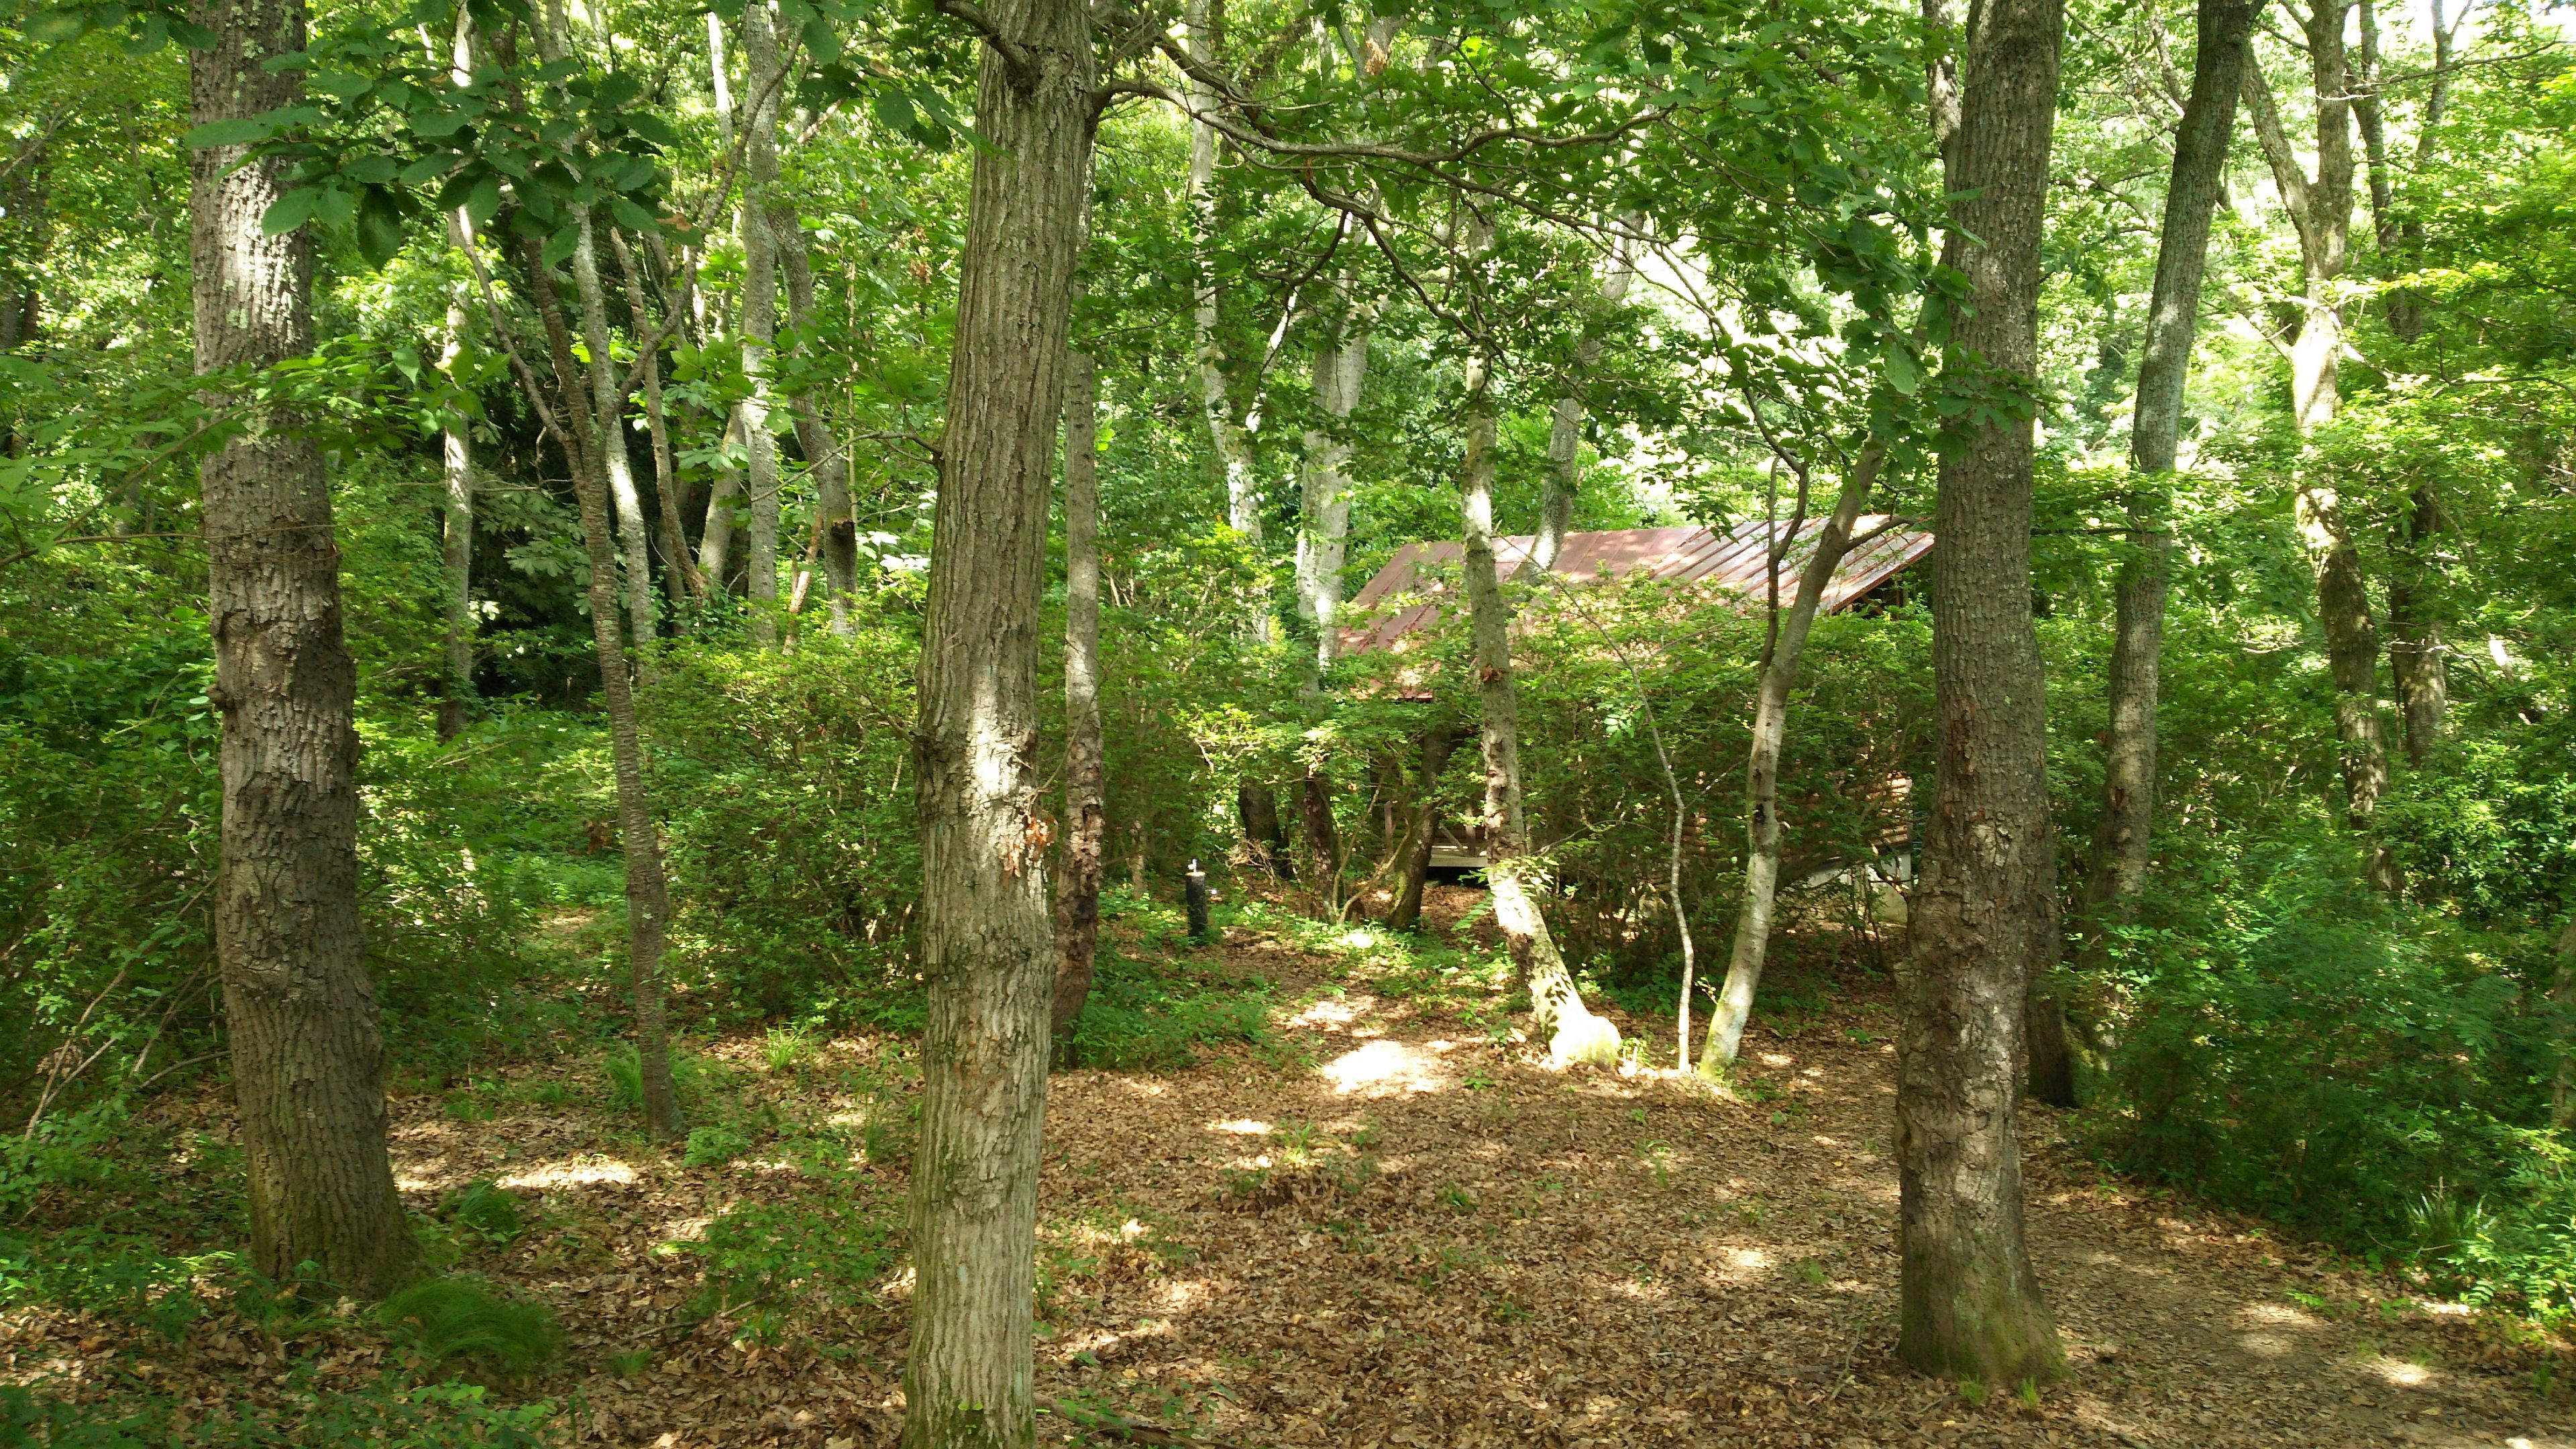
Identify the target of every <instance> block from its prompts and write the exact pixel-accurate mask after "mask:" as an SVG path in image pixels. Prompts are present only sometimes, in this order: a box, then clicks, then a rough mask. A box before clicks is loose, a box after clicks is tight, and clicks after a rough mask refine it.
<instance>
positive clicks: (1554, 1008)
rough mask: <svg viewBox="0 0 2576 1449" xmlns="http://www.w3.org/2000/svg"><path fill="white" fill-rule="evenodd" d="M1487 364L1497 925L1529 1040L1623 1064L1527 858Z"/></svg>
mask: <svg viewBox="0 0 2576 1449" xmlns="http://www.w3.org/2000/svg"><path fill="white" fill-rule="evenodd" d="M1488 366H1489V364H1487V363H1486V362H1484V361H1483V360H1482V359H1479V360H1477V361H1476V362H1474V363H1471V364H1470V365H1469V369H1468V382H1467V404H1466V406H1467V417H1466V433H1467V456H1466V459H1465V467H1464V473H1465V478H1464V490H1463V491H1464V494H1465V497H1464V499H1463V503H1464V507H1463V508H1462V509H1461V512H1462V513H1463V514H1464V515H1465V520H1466V529H1465V533H1464V535H1463V537H1464V540H1465V558H1464V560H1463V569H1462V572H1464V574H1465V575H1466V586H1467V605H1468V610H1469V629H1470V631H1471V632H1472V634H1473V635H1474V638H1475V644H1476V680H1477V686H1478V687H1477V698H1478V703H1479V705H1480V706H1481V709H1482V714H1483V719H1484V724H1483V729H1482V733H1481V742H1482V744H1483V746H1484V754H1485V885H1486V889H1487V890H1489V891H1491V892H1492V893H1493V898H1494V923H1495V924H1496V925H1498V926H1500V927H1502V930H1503V937H1504V939H1505V940H1506V941H1508V942H1509V943H1510V946H1511V952H1512V962H1513V964H1514V965H1516V966H1518V967H1519V968H1520V972H1521V977H1522V979H1523V980H1524V981H1526V982H1528V984H1529V994H1530V1037H1531V1039H1532V1040H1539V1039H1544V1040H1546V1042H1547V1044H1548V1056H1549V1057H1550V1059H1552V1060H1554V1061H1557V1062H1574V1061H1583V1062H1593V1063H1597V1064H1601V1065H1605V1066H1606V1065H1608V1064H1610V1063H1613V1062H1616V1061H1617V1060H1618V1059H1619V1029H1618V1028H1617V1027H1615V1026H1612V1025H1611V1024H1610V1023H1609V1022H1608V1021H1607V1020H1605V1019H1604V1018H1602V1017H1598V1016H1595V1015H1593V1014H1592V1011H1591V1009H1590V1008H1588V1007H1586V1006H1585V1005H1584V1004H1583V996H1582V994H1581V993H1580V992H1578V991H1577V990H1576V989H1575V986H1574V973H1573V972H1571V971H1569V970H1567V969H1566V965H1565V958H1564V957H1563V956H1561V955H1559V954H1558V953H1557V949H1556V940H1555V938H1554V937H1553V936H1551V935H1549V934H1548V929H1547V917H1546V916H1544V915H1543V914H1541V913H1540V911H1539V904H1538V892H1539V890H1540V889H1541V886H1542V881H1541V880H1540V878H1539V875H1538V872H1537V871H1536V870H1534V869H1533V867H1532V864H1531V862H1530V860H1529V821H1528V817H1527V815H1526V813H1525V812H1524V810H1523V807H1522V802H1521V728H1520V697H1519V694H1518V691H1517V690H1516V689H1515V688H1514V687H1513V682H1512V640H1511V607H1510V605H1508V604H1507V603H1505V602H1504V600H1503V587H1502V580H1501V578H1500V577H1499V576H1498V574H1497V572H1496V570H1495V565H1494V401H1493V394H1492V392H1491V391H1490V390H1489V386H1488V372H1487V369H1488Z"/></svg>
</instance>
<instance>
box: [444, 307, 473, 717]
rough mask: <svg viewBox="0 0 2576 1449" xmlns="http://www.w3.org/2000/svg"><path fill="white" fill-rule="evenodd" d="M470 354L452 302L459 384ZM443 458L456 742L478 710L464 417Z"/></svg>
mask: <svg viewBox="0 0 2576 1449" xmlns="http://www.w3.org/2000/svg"><path fill="white" fill-rule="evenodd" d="M464 350H465V302H464V299H463V298H455V299H452V300H450V301H449V302H448V304H447V335H446V340H445V342H444V344H443V345H442V346H441V347H440V349H439V354H438V367H439V371H441V372H444V373H446V374H447V378H448V382H449V384H450V385H453V384H454V383H455V381H456V359H457V356H458V354H460V353H462V352H463V351H464ZM439 454H440V457H441V460H442V462H443V465H444V466H443V469H442V472H443V475H444V478H445V481H446V484H447V513H446V517H445V520H444V522H445V537H444V538H443V539H442V545H443V546H442V548H441V550H440V552H441V555H442V559H443V562H444V563H445V565H446V575H447V590H446V599H445V603H446V606H447V610H446V612H447V677H446V679H445V680H443V681H442V682H441V688H440V693H439V700H438V737H439V738H440V739H442V740H452V739H454V738H456V736H457V734H458V733H459V732H461V731H462V730H463V729H464V728H465V721H466V718H467V716H468V715H469V714H470V712H471V711H472V710H473V708H474V442H473V439H472V438H471V437H470V436H469V435H468V434H467V432H466V422H465V419H463V418H461V417H451V418H449V419H448V420H447V426H446V427H444V428H442V429H441V430H440V432H439Z"/></svg>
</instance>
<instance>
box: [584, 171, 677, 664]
mask: <svg viewBox="0 0 2576 1449" xmlns="http://www.w3.org/2000/svg"><path fill="white" fill-rule="evenodd" d="M574 225H575V226H577V227H578V228H580V236H581V239H580V241H578V242H577V243H575V244H574V246H573V251H572V284H573V290H574V292H575V293H576V294H577V295H578V297H579V299H580V305H581V336H582V347H583V350H584V351H586V352H588V353H589V354H590V369H589V371H590V391H591V397H590V411H591V419H592V422H593V425H594V426H595V427H596V428H597V429H598V431H597V434H596V436H595V438H594V441H593V444H592V446H593V449H594V450H595V452H596V453H597V456H598V458H599V462H600V474H601V477H602V479H603V480H604V481H605V482H606V483H607V485H608V496H609V498H610V500H611V502H612V505H613V506H614V508H615V510H616V519H617V542H618V546H619V549H620V551H621V553H622V554H623V558H622V559H621V560H620V561H621V562H622V563H623V564H624V565H625V584H626V587H625V602H626V621H627V628H628V630H629V632H630V633H632V634H633V636H634V641H635V647H634V661H633V663H634V667H635V672H636V677H637V678H639V679H641V680H642V681H643V682H644V683H646V684H648V685H649V684H651V683H652V682H653V678H654V654H655V652H656V650H655V640H654V633H655V630H654V623H655V620H654V603H653V555H652V548H651V545H649V544H648V543H646V542H645V536H644V500H643V497H642V495H641V494H639V493H638V492H637V491H636V488H635V464H634V459H633V456H632V455H631V454H630V453H629V452H628V451H627V448H626V394H625V391H624V389H623V388H621V387H619V385H618V384H619V382H620V380H621V379H620V378H619V376H618V368H617V357H616V354H615V353H614V351H613V350H612V349H611V347H610V337H609V331H608V301H607V298H606V296H605V295H604V294H603V293H602V291H601V288H600V284H599V240H598V228H597V225H596V223H595V222H594V221H593V220H592V217H591V214H590V209H589V208H588V207H580V208H576V210H575V212H574ZM568 381H569V380H568Z"/></svg>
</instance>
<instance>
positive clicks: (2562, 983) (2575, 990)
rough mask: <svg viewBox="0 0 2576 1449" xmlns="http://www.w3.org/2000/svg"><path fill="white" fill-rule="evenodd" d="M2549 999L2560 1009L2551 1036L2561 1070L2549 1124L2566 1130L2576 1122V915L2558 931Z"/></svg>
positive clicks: (2553, 1090)
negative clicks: (2572, 1044)
mask: <svg viewBox="0 0 2576 1449" xmlns="http://www.w3.org/2000/svg"><path fill="white" fill-rule="evenodd" d="M2549 1001H2550V1006H2551V1008H2552V1009H2553V1010H2554V1011H2555V1013H2556V1017H2557V1019H2556V1022H2555V1024H2554V1025H2553V1026H2552V1027H2551V1030H2550V1036H2551V1038H2552V1039H2553V1040H2555V1041H2556V1042H2557V1043H2558V1074H2557V1075H2556V1076H2555V1077H2553V1078H2552V1079H2551V1081H2550V1084H2549V1125H2551V1126H2553V1127H2556V1128H2558V1129H2559V1130H2561V1131H2565V1130H2566V1129H2567V1127H2568V1126H2569V1125H2570V1124H2572V1123H2576V1050H2570V1045H2569V1044H2570V1041H2571V1039H2576V915H2571V916H2569V917H2568V918H2567V924H2566V926H2564V927H2563V928H2561V929H2560V931H2559V932H2558V970H2557V973H2556V975H2555V976H2554V978H2553V979H2552V980H2551V981H2550V983H2549Z"/></svg>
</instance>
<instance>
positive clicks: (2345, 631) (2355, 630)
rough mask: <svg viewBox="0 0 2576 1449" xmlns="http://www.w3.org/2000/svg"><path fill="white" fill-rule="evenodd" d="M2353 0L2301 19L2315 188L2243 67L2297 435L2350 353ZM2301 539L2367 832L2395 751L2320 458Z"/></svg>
mask: <svg viewBox="0 0 2576 1449" xmlns="http://www.w3.org/2000/svg"><path fill="white" fill-rule="evenodd" d="M2350 11H2351V5H2350V0H2312V3H2311V5H2310V7H2309V10H2308V13H2307V14H2306V15H2305V16H2304V17H2303V19H2304V24H2305V27H2306V30H2307V37H2308V57H2309V67H2310V74H2311V78H2312V80H2313V83H2314V89H2315V94H2316V105H2317V141H2316V153H2317V169H2316V175H2315V177H2314V179H2311V178H2310V177H2309V176H2308V174H2307V172H2306V170H2305V169H2304V167H2303V166H2302V164H2301V162H2300V160H2299V156H2298V153H2297V152H2296V151H2295V150H2294V149H2292V147H2291V145H2290V139H2289V133H2288V132H2287V130H2285V129H2284V127H2283V126H2282V123H2281V116H2280V112H2279V109H2278V108H2277V107H2276V106H2275V105H2274V103H2273V100H2272V92H2271V88H2270V87H2269V86H2268V85H2267V84H2266V83H2265V81H2264V79H2263V68H2262V67H2261V66H2260V65H2255V64H2250V63H2249V64H2248V65H2247V66H2246V67H2245V86H2244V91H2245V106H2246V110H2247V112H2248V113H2249V114H2250V116H2251V118H2252V120H2253V122H2254V133H2255V136H2256V137H2257V139H2259V140H2260V141H2261V142H2262V145H2263V155H2264V158H2265V160H2266V161H2267V162H2268V163H2269V164H2270V166H2271V169H2272V180H2273V184H2274V186H2275V188H2276V189H2277V190H2278V191H2279V193H2280V196H2281V205H2282V209H2283V210H2285V211H2287V212H2288V213H2289V217H2290V224H2291V227H2292V229H2293V230H2294V231H2296V232H2297V233H2298V238H2299V263H2300V273H2301V284H2302V287H2303V289H2304V295H2303V296H2302V298H2301V300H2300V305H2301V308H2302V319H2301V322H2300V326H2299V334H2298V336H2297V337H2296V338H2294V339H2292V341H2291V344H2290V408H2291V417H2292V420H2293V421H2294V422H2295V423H2296V425H2297V427H2298V430H2299V434H2300V436H2301V437H2306V436H2308V435H2310V434H2312V433H2314V432H2315V431H2316V430H2317V429H2318V428H2320V427H2323V426H2324V425H2326V424H2328V423H2330V422H2333V421H2334V419H2335V417H2336V415H2337V414H2338V413H2339V412H2340V411H2341V410H2342V395H2341V384H2340V374H2341V367H2342V360H2343V347H2344V313H2343V309H2344V297H2343V274H2344V270H2345V267H2346V265H2347V263H2348V262H2349V260H2350V252H2351V242H2352V203H2353V190H2352V185H2353V156H2352V129H2353V128H2352V105H2353V85H2352V81H2353V77H2352V73H2351V65H2350V60H2349V57H2348V56H2347V54H2346V52H2345V49H2344V20H2345V18H2346V16H2347V15H2348V14H2349V13H2350ZM2297 486H2298V512H2299V527H2300V533H2301V534H2302V536H2303V537H2304V538H2305V539H2306V541H2307V545H2308V551H2309V556H2310V559H2311V561H2312V563H2313V564H2314V566H2315V572H2316V580H2317V621H2318V623H2319V625H2320V626H2322V628H2323V629H2324V631H2325V636H2326V662H2327V666H2328V670H2329V673H2330V675H2331V677H2332V678H2333V680H2334V687H2335V735H2336V739H2337V741H2338V742H2339V744H2340V747H2341V755H2342V763H2343V780H2344V807H2345V814H2346V816H2347V817H2348V818H2349V819H2350V821H2351V822H2352V825H2353V828H2354V829H2355V830H2356V831H2358V832H2361V833H2363V834H2365V835H2366V834H2367V833H2368V832H2369V830H2370V822H2371V817H2372V815H2373V814H2374V813H2375V812H2376V811H2377V810H2378V808H2379V798H2380V796H2381V795H2383V794H2385V793H2386V792H2387V789H2388V746H2387V741H2386V736H2385V726H2384V725H2383V723H2382V721H2381V718H2380V707H2379V635H2378V631H2377V629H2376V628H2375V627H2374V626H2373V624H2372V621H2371V616H2370V593H2369V587H2368V585H2367V583H2366V581H2365V580H2364V578H2363V575H2362V568H2361V551H2360V549H2359V548H2357V547H2356V546H2355V545H2354V543H2353V539H2352V531H2351V529H2350V527H2349V526H2348V525H2347V524H2346V523H2345V521H2344V516H2343V505H2342V501H2341V500H2340V499H2339V498H2338V497H2337V496H2336V493H2335V489H2334V486H2333V484H2332V483H2331V482H2329V481H2328V480H2327V479H2326V478H2324V477H2323V476H2322V475H2321V474H2320V473H2319V471H2318V469H2317V467H2316V465H2315V463H2314V461H2313V460H2310V459H2303V460H2302V461H2301V466H2300V470H2299V476H2298V485H2297ZM2368 875H2369V877H2370V879H2371V881H2372V882H2373V883H2374V884H2376V885H2378V886H2379V887H2381V888H2382V889H2385V890H2394V889H2396V888H2397V886H2398V880H2397V867H2396V861H2395V858H2394V857H2393V856H2392V855H2391V854H2390V852H2389V850H2388V848H2387V846H2385V845H2384V844H2375V845H2374V846H2373V848H2372V850H2371V855H2370V864H2369V866H2368Z"/></svg>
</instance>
